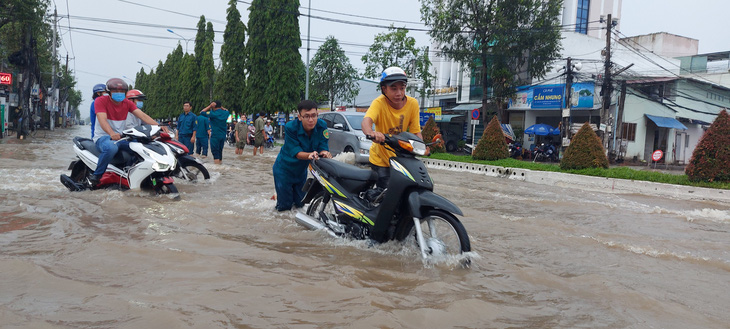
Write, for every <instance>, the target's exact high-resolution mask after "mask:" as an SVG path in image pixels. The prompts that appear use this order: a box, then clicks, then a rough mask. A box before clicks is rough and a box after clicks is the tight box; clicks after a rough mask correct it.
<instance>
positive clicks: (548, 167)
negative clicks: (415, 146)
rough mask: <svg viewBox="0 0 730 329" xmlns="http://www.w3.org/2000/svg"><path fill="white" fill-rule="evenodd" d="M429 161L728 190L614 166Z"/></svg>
mask: <svg viewBox="0 0 730 329" xmlns="http://www.w3.org/2000/svg"><path fill="white" fill-rule="evenodd" d="M430 158H431V159H437V160H447V161H455V162H464V163H477V164H485V165H491V166H499V167H507V168H521V169H529V170H539V171H554V172H563V173H568V174H576V175H586V176H596V177H607V178H620V179H629V180H637V181H647V182H656V183H665V184H676V185H687V186H697V187H709V188H717V189H725V190H730V183H727V182H691V181H689V179H688V178H687V175H684V174H682V175H675V174H665V173H661V172H655V171H648V170H636V169H632V168H628V167H621V166H616V167H612V168H609V169H603V168H591V169H580V170H562V169H560V166H558V164H550V163H539V162H530V161H521V160H516V159H512V158H507V159H501V160H496V161H484V160H474V159H472V157H471V156H469V155H454V154H449V153H434V154H432V155H431V156H430Z"/></svg>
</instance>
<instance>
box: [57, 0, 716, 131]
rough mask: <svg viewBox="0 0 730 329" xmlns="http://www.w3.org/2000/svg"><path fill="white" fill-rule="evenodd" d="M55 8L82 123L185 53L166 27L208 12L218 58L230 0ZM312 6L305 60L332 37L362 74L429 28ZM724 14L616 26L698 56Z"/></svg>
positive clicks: (700, 12) (331, 3) (642, 9)
mask: <svg viewBox="0 0 730 329" xmlns="http://www.w3.org/2000/svg"><path fill="white" fill-rule="evenodd" d="M308 1H309V0H301V5H302V7H301V8H300V12H302V13H306V10H307V7H308ZM249 3H250V0H246V1H239V2H238V10H239V11H240V12H241V16H242V20H243V22H244V23H247V22H248V6H249ZM52 4H55V5H56V6H57V9H58V13H59V16H65V15H67V14H69V15H70V19H69V18H66V17H63V18H62V19H61V20H60V22H59V25H60V33H61V35H62V39H63V40H62V41H63V44H62V46H61V48H60V49H59V57H60V58H62V60H65V57H66V54H68V56H69V58H70V60H69V67H70V68H71V69H73V70H75V73H76V78H77V80H78V88H79V89H80V90H81V91H82V93H83V97H84V101H83V102H82V104H81V108H80V110H81V113H82V118H85V117H86V116H87V111H88V108H89V105H90V104H91V103H90V102H91V99H90V96H91V89H92V87H93V85H95V84H97V83H105V82H106V80H108V79H109V78H112V77H122V78H124V77H126V78H125V79H126V80H128V82H130V81H133V80H134V77H135V75H136V73H137V72H138V71H139V70H140V68H145V71H147V72H149V68H148V67H147V66H146V65H149V66H151V67H155V66H156V65H157V63H158V61H160V60H162V61H164V60H165V57H166V56H167V54H168V53H170V52H171V51H172V50H173V49H174V48H175V47H176V46H177V44H178V42H180V43H181V44H182V47H183V50H184V49H185V46H186V41H184V40H182V39H181V38H180V37H179V36H177V35H174V34H172V33H170V32H168V31H167V29H168V28H169V29H172V30H173V31H175V32H176V33H177V34H179V35H181V36H182V37H184V38H187V39H194V38H195V33H196V25H197V22H198V20H199V17H200V15H205V17H206V19H207V20H208V21H211V22H213V28H214V30H215V31H216V37H215V43H216V44H215V50H214V56H215V57H218V56H219V54H220V43H222V42H223V34H222V32H223V30H224V29H225V21H226V9H227V7H228V1H227V0H206V1H190V0H146V1H145V0H104V1H93V0H67V1H63V0H53V3H52ZM311 4H312V5H311V6H312V12H311V14H312V16H316V17H313V18H312V20H311V40H312V41H311V49H312V50H311V52H310V58H311V57H312V56H314V53H315V52H316V49H317V47H319V46H320V45H321V44H322V41H323V40H324V38H326V37H327V36H329V35H333V36H335V38H337V39H338V41H339V42H340V44H341V46H342V47H343V49H344V50H345V53H346V54H347V55H348V57H349V58H350V61H351V63H352V64H353V66H354V67H355V68H356V69H358V71H360V72H362V71H363V69H364V65H363V64H362V63H361V61H360V58H361V57H362V55H364V54H365V52H366V51H367V49H368V46H369V45H370V44H371V43H372V42H373V37H374V36H375V35H376V34H378V33H381V32H384V31H386V29H385V28H382V26H388V25H390V24H391V23H393V24H395V25H396V26H401V27H402V26H406V27H409V28H412V29H425V28H426V27H425V26H424V25H423V24H422V23H420V21H421V20H420V2H419V1H418V0H366V1H353V0H347V1H343V0H311ZM728 9H730V1H725V0H714V1H713V0H695V1H693V2H692V6H688V5H687V1H683V0H661V1H660V0H624V1H623V9H622V15H621V16H622V17H621V25H620V28H621V32H622V33H624V34H625V35H628V36H633V35H639V34H648V33H654V32H668V33H673V34H678V35H681V36H685V37H690V38H694V39H699V40H700V43H699V51H700V53H707V52H717V51H726V50H730V34H729V33H727V31H724V30H723V31H720V30H718V27H719V26H726V23H725V21H726V20H727V17H726V15H727V13H728V12H730V11H729V10H728ZM115 21H116V22H119V23H121V24H117V23H113V22H115ZM338 21H346V22H349V24H346V23H342V22H338ZM150 25H152V26H150ZM367 25H375V26H374V27H373V26H367ZM69 26H70V27H71V30H70V32H69ZM300 29H301V34H302V39H303V41H302V49H301V53H302V59H303V60H306V39H307V19H306V18H304V17H302V18H301V19H300ZM410 34H411V36H413V37H415V38H416V40H417V42H418V46H419V47H422V46H427V45H430V41H429V38H428V36H427V35H426V33H425V32H418V31H412V32H410ZM194 42H195V41H194V40H191V41H189V42H188V45H187V48H188V51H189V52H192V51H193V48H194ZM138 62H142V63H144V64H139V63H138ZM145 64H146V65H145ZM217 64H218V61H217V60H216V65H217Z"/></svg>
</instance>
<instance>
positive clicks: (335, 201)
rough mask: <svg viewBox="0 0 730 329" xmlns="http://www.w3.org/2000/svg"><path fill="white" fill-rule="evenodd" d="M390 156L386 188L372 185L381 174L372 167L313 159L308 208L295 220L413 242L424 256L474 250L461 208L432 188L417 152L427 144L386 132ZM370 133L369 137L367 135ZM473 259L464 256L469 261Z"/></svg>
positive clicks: (353, 234)
mask: <svg viewBox="0 0 730 329" xmlns="http://www.w3.org/2000/svg"><path fill="white" fill-rule="evenodd" d="M385 136H386V137H385V142H383V143H382V144H383V145H385V146H386V147H387V148H388V149H390V150H391V151H393V152H394V153H395V154H396V156H395V157H391V158H390V169H389V170H390V179H389V182H388V188H387V189H384V190H382V189H379V188H374V185H375V182H376V181H377V179H378V177H377V174H376V173H375V172H374V171H372V170H370V169H361V168H359V167H356V166H354V165H350V164H346V163H342V162H339V161H336V160H332V159H314V160H312V161H311V163H310V165H309V172H310V173H311V174H312V176H313V178H309V179H308V180H307V182H306V183H305V186H304V191H306V194H305V197H304V199H303V201H302V202H303V203H305V204H307V203H308V204H309V205H308V207H307V208H306V213H302V212H298V213H297V215H296V222H297V223H298V224H300V225H302V226H304V227H307V228H309V229H312V230H326V231H327V232H328V233H329V234H330V235H331V236H335V237H346V238H351V239H358V240H371V241H373V242H379V243H383V242H388V241H401V242H404V243H415V245H416V246H418V247H419V249H420V253H421V257H422V258H423V260H424V261H429V260H432V259H438V258H440V257H446V256H454V255H460V254H462V253H465V252H469V251H471V246H470V243H469V236H468V235H467V233H466V229H465V228H464V225H463V224H462V223H461V221H459V219H458V218H457V217H456V216H455V215H463V213H462V212H461V210H460V209H459V207H457V206H456V205H454V204H453V203H452V202H451V201H449V200H447V199H446V198H444V197H442V196H440V195H438V194H436V193H434V192H433V181H432V180H431V177H430V176H429V175H428V172H427V171H426V166H425V165H424V164H423V162H421V160H419V159H418V158H416V155H424V154H425V153H426V144H424V143H423V141H422V140H421V139H420V138H418V137H417V136H416V135H414V134H412V133H408V132H403V133H400V134H399V135H390V134H388V135H385ZM368 138H370V137H368ZM468 264H469V259H468V258H467V259H465V260H463V265H468Z"/></svg>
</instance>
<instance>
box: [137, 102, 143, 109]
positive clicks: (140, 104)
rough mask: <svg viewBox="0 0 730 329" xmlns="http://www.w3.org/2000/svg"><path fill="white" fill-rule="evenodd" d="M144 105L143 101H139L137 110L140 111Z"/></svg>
mask: <svg viewBox="0 0 730 329" xmlns="http://www.w3.org/2000/svg"><path fill="white" fill-rule="evenodd" d="M142 105H144V102H143V101H137V108H138V109H141V108H142Z"/></svg>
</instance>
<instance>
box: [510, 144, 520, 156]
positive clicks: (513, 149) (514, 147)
mask: <svg viewBox="0 0 730 329" xmlns="http://www.w3.org/2000/svg"><path fill="white" fill-rule="evenodd" d="M509 156H510V157H512V158H515V159H517V158H519V157H522V143H520V142H514V143H510V144H509Z"/></svg>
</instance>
